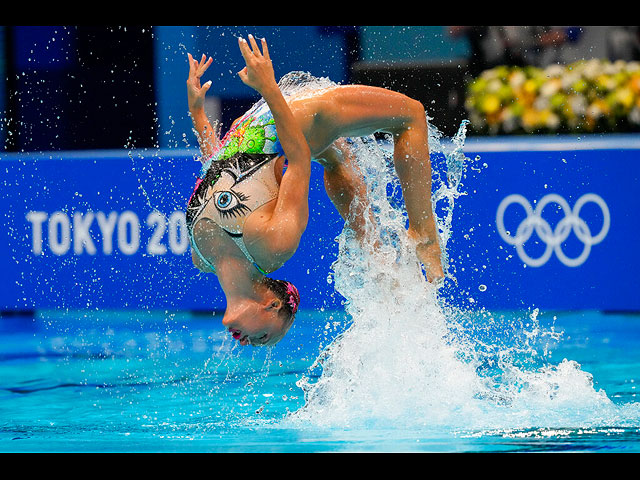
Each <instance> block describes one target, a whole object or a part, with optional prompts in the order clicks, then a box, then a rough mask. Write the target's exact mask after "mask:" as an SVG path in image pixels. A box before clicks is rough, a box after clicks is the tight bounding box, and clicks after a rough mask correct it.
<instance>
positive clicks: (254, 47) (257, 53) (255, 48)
mask: <svg viewBox="0 0 640 480" xmlns="http://www.w3.org/2000/svg"><path fill="white" fill-rule="evenodd" d="M249 42H251V49H252V50H253V54H254V55H255V56H256V57H261V56H262V53H260V48H258V44H257V43H256V39H255V38H253V35H249Z"/></svg>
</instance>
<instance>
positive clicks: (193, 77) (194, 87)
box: [187, 53, 213, 112]
mask: <svg viewBox="0 0 640 480" xmlns="http://www.w3.org/2000/svg"><path fill="white" fill-rule="evenodd" d="M187 56H188V58H189V78H187V96H188V101H189V110H190V111H192V112H193V111H196V110H200V109H203V108H204V97H205V95H206V93H207V91H208V90H209V88H210V87H211V80H209V81H208V82H207V83H205V84H204V85H200V77H202V75H203V74H204V72H206V71H207V68H209V65H211V62H213V58H211V57H209V59H208V60H207V57H206V55H204V54H202V58H201V59H200V61H199V62H198V61H197V60H194V59H193V57H192V56H191V54H190V53H188V54H187Z"/></svg>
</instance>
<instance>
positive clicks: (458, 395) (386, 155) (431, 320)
mask: <svg viewBox="0 0 640 480" xmlns="http://www.w3.org/2000/svg"><path fill="white" fill-rule="evenodd" d="M300 79H303V80H304V81H303V86H302V87H301V88H298V85H299V84H298V83H296V82H297V81H298V80H300ZM283 80H284V81H283V82H281V87H282V86H284V87H285V88H283V91H285V90H286V91H287V92H288V93H289V94H291V92H293V94H297V93H299V92H303V94H307V93H309V92H311V91H312V90H313V87H314V85H315V86H316V87H318V86H320V87H322V88H331V87H332V84H331V83H330V82H328V81H327V80H326V79H320V80H316V81H314V79H313V77H310V76H305V75H300V74H296V75H295V76H294V77H288V78H285V79H283ZM314 82H315V83H314ZM309 94H312V93H309ZM467 124H468V122H466V121H465V122H462V124H461V125H460V128H459V130H458V132H457V134H456V135H455V136H454V137H453V138H452V139H451V140H450V141H449V140H448V139H446V138H444V137H443V135H442V134H441V133H440V132H439V131H438V130H437V129H436V128H435V127H433V126H432V125H430V131H429V142H430V151H431V156H432V162H433V158H436V157H438V156H440V158H441V160H442V161H443V162H444V165H445V171H444V174H438V173H437V172H436V174H435V175H434V185H433V187H434V188H433V191H434V194H433V198H432V203H433V205H434V209H435V210H436V212H437V217H438V220H437V226H438V231H439V235H440V242H441V246H442V249H443V257H444V264H446V263H448V262H447V257H446V246H447V242H448V240H449V238H450V237H451V231H452V228H453V225H452V222H453V212H454V206H455V203H456V200H457V199H458V198H459V197H460V196H462V195H466V192H465V191H464V190H463V179H464V175H465V171H466V169H467V167H468V166H469V164H470V163H471V162H472V161H471V160H470V159H468V158H467V157H466V156H465V155H464V153H463V148H464V142H465V138H466V129H467ZM351 148H352V151H353V154H354V155H355V156H356V158H357V166H358V168H359V169H360V171H361V173H362V175H363V177H364V179H365V183H366V185H367V188H368V195H369V198H370V200H371V213H372V218H373V220H372V221H370V222H369V224H368V228H367V232H368V234H367V235H366V238H365V239H364V241H358V240H356V238H355V235H354V234H353V232H352V231H351V230H350V229H348V228H345V229H344V231H343V232H342V233H341V234H340V235H339V237H338V239H337V240H338V243H339V254H338V258H337V260H336V261H335V263H334V264H333V266H332V270H333V274H332V279H333V281H334V285H335V289H336V291H337V292H338V293H340V294H341V295H342V296H343V297H344V298H345V299H346V301H345V310H346V313H347V314H348V316H349V318H350V319H351V323H350V325H349V327H348V328H347V329H346V331H344V332H343V333H342V334H341V335H339V336H338V337H337V338H336V339H335V340H334V341H333V342H332V343H331V344H330V345H329V346H328V347H326V348H325V349H324V351H322V352H321V354H320V355H319V356H318V358H317V359H316V361H315V362H314V364H313V365H312V367H311V368H310V371H309V375H308V376H305V377H303V378H302V379H301V380H300V381H299V382H298V386H299V387H300V388H301V389H302V390H303V392H304V396H305V404H304V406H303V407H302V408H300V409H299V410H297V411H295V412H293V413H291V414H290V415H288V416H287V418H286V419H285V422H286V423H292V424H294V425H297V426H303V425H304V426H309V425H316V426H319V427H357V428H363V427H364V428H368V427H370V426H375V427H377V428H385V427H389V428H396V429H397V428H405V429H412V428H429V429H438V428H444V429H446V430H447V431H451V430H465V431H477V430H479V429H480V430H487V429H488V430H491V429H500V430H504V429H513V428H515V429H523V428H539V427H554V426H560V427H563V426H566V425H578V426H588V425H598V422H604V424H605V425H612V422H614V421H616V419H619V418H620V415H619V414H620V412H619V409H618V407H616V406H615V405H614V404H613V403H612V402H611V400H610V399H609V398H608V397H607V395H606V393H605V392H604V391H601V390H596V389H595V388H594V384H593V379H592V377H591V375H590V374H589V373H588V372H584V371H583V370H581V368H580V365H578V364H577V363H576V362H572V361H567V360H565V361H563V362H561V363H560V364H558V365H553V364H551V363H550V362H549V358H548V356H546V352H545V351H543V353H542V354H540V353H539V348H540V345H541V344H542V343H543V342H544V341H545V340H549V339H551V340H557V339H558V336H559V335H558V332H555V331H553V328H552V329H551V330H545V329H543V328H542V327H541V325H540V322H539V321H538V318H537V317H538V312H537V311H534V312H532V313H531V314H530V315H529V317H528V318H526V319H525V320H524V321H523V320H522V319H518V318H507V319H504V318H502V319H501V318H495V317H494V316H493V315H492V314H491V313H490V312H485V311H481V312H479V313H478V312H465V311H461V310H460V309H458V308H455V307H450V306H447V305H446V304H445V303H444V302H443V301H442V298H440V296H439V294H438V290H437V287H435V286H434V285H432V284H430V283H429V282H427V281H426V279H425V277H424V274H423V272H422V270H421V268H420V266H419V264H418V262H417V260H416V257H415V252H414V251H413V249H412V246H411V244H410V242H409V241H408V239H407V236H406V215H405V214H404V213H403V211H402V204H401V202H397V201H394V199H393V198H390V196H389V192H390V191H391V192H396V191H397V190H398V188H399V185H398V180H397V178H396V176H395V174H394V171H393V162H392V158H391V156H390V152H389V151H387V150H385V149H384V148H381V146H380V144H379V142H378V141H376V139H375V138H374V137H370V138H360V139H354V140H352V143H351ZM392 196H393V195H392ZM447 275H448V277H449V278H450V279H452V280H455V279H453V277H452V275H451V274H449V273H448V274H447ZM318 371H319V374H316V373H315V372H318ZM631 410H632V413H629V412H627V416H626V418H627V419H629V418H632V419H633V421H635V422H637V419H638V418H640V411H639V409H638V408H637V405H636V406H635V408H632V409H631ZM629 415H630V416H629ZM600 424H602V423H600Z"/></svg>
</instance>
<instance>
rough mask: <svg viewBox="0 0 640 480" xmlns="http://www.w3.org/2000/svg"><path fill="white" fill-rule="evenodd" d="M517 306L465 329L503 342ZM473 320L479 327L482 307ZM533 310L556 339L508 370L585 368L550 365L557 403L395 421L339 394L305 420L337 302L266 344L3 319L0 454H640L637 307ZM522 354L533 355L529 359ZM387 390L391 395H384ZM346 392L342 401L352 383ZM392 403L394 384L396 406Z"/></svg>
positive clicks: (213, 334)
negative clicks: (325, 411) (325, 412)
mask: <svg viewBox="0 0 640 480" xmlns="http://www.w3.org/2000/svg"><path fill="white" fill-rule="evenodd" d="M529 314H530V312H500V316H501V318H502V320H501V321H500V322H493V323H492V325H491V329H492V331H491V332H488V331H484V330H483V329H480V328H479V329H477V331H475V332H473V333H472V335H474V336H476V338H477V339H481V337H482V336H483V335H489V336H491V337H492V338H498V337H500V338H501V340H499V341H500V342H501V343H502V346H501V352H504V351H505V348H504V347H505V345H506V344H507V343H508V341H507V340H505V338H510V337H511V332H510V331H516V330H517V329H518V328H519V327H518V325H520V324H521V319H522V318H529ZM495 317H496V315H495V314H493V316H492V318H495ZM469 319H470V321H472V322H475V324H476V326H477V325H481V324H482V325H489V322H488V321H487V319H486V313H481V312H477V313H474V314H471V315H470V316H469ZM537 321H538V322H539V326H540V327H541V328H542V329H546V330H547V331H550V330H552V331H554V332H561V335H558V336H547V337H545V340H544V342H539V343H538V345H537V347H536V348H538V347H539V348H538V349H537V350H536V349H528V350H527V351H526V352H525V351H524V350H522V349H520V352H521V355H523V356H524V357H527V358H524V357H523V358H524V360H523V361H521V362H519V363H518V366H519V368H521V369H531V370H534V371H535V370H539V368H540V365H539V359H540V358H542V362H543V363H544V364H547V365H556V366H558V365H559V366H562V365H565V363H564V362H563V361H564V360H565V359H566V360H568V361H569V363H570V364H571V365H572V369H573V370H574V371H578V372H580V373H584V374H585V375H586V378H589V374H590V376H591V377H590V378H591V384H590V385H586V386H584V385H583V386H582V387H584V388H585V389H586V390H589V392H588V393H584V392H582V391H581V390H580V388H582V387H580V386H577V387H576V385H575V384H573V383H568V384H567V385H565V386H564V387H563V386H562V385H561V384H562V382H563V381H564V380H562V378H563V377H562V376H561V375H560V376H557V377H554V378H555V380H554V381H556V382H557V383H558V384H560V386H559V387H557V391H558V392H561V391H562V389H563V388H571V389H572V392H573V393H572V395H575V396H576V398H577V400H576V402H575V403H569V404H568V405H569V407H567V404H566V403H557V404H549V403H546V399H545V398H542V397H544V396H545V395H548V392H546V393H544V394H540V398H533V399H532V398H529V397H528V399H527V401H523V400H522V399H520V398H515V399H513V400H512V401H511V402H505V401H503V400H500V399H496V398H493V399H482V405H483V406H482V407H481V409H482V410H484V411H482V412H481V411H480V409H478V408H477V406H472V405H468V407H469V408H468V409H467V408H466V407H467V406H463V408H460V407H459V406H457V407H454V408H455V409H458V410H459V412H458V413H460V415H457V416H456V415H455V414H456V412H452V413H453V415H450V416H447V415H444V416H443V415H441V412H442V405H431V407H429V404H426V405H424V408H423V406H420V407H419V408H417V409H416V410H415V411H411V412H409V416H408V417H407V416H402V417H401V418H399V419H396V418H393V419H392V421H389V418H384V415H380V414H379V413H376V412H369V413H367V412H359V413H358V415H355V414H354V413H353V412H351V411H350V410H349V407H348V405H345V408H344V411H345V412H346V413H345V416H344V417H336V418H340V420H336V419H335V418H334V419H332V421H330V422H325V421H324V420H323V419H322V418H314V417H313V416H314V415H316V417H319V416H320V415H319V414H317V413H316V412H317V411H316V410H314V409H310V410H308V411H305V402H306V400H305V391H304V389H303V388H302V387H303V384H304V383H305V382H307V383H309V382H311V383H313V382H314V381H316V380H317V379H318V377H319V376H320V375H323V374H324V375H326V374H328V373H327V372H324V373H322V372H321V370H322V368H319V367H318V366H317V365H316V366H314V362H315V361H316V359H317V358H318V357H319V356H320V355H321V353H322V352H323V350H324V349H325V348H326V347H327V346H328V345H329V344H330V343H331V342H332V341H333V340H334V338H336V336H338V335H340V334H341V333H343V332H344V331H345V330H346V329H347V328H348V327H349V320H348V318H347V316H346V315H345V314H344V312H335V311H334V312H327V311H325V312H319V311H306V312H301V313H300V315H299V318H298V319H297V320H296V323H295V325H294V327H293V328H292V330H291V332H290V334H289V335H288V336H287V338H285V339H284V340H283V341H282V342H280V344H278V345H277V346H276V347H274V348H271V349H263V348H259V349H258V348H251V347H247V348H242V347H240V346H239V345H237V342H235V341H233V340H232V339H231V338H230V337H229V335H228V334H227V333H225V332H224V331H223V329H222V327H221V324H220V318H219V317H217V316H214V315H193V314H184V313H182V314H174V313H171V312H168V313H167V312H144V313H140V312H133V313H132V312H64V313H60V312H40V313H38V314H36V315H34V316H10V317H7V316H5V317H3V318H0V451H3V452H541V451H544V452H548V451H580V452H583V451H587V452H593V451H606V452H637V451H640V413H639V412H640V409H639V408H638V405H639V404H640V403H639V402H638V400H639V398H638V393H639V392H638V391H637V390H638V389H637V386H638V383H639V382H640V323H639V322H640V315H635V314H634V315H624V314H604V313H600V312H564V313H563V312H555V313H551V312H543V313H541V314H540V315H539V317H538V319H537ZM472 330H473V329H472ZM515 337H518V335H516V336H515ZM518 338H521V337H518ZM520 341H521V339H520V340H515V342H516V343H517V342H520ZM483 344H484V342H478V343H477V344H476V345H483ZM532 352H534V353H532ZM535 352H537V355H536V353H535ZM532 356H533V357H537V358H538V359H536V360H535V361H534V362H531V361H529V360H530V358H531V357H532ZM487 358H488V357H487ZM512 362H513V360H512ZM573 362H576V363H577V365H576V363H573ZM485 363H486V362H485ZM383 368H384V367H383ZM474 368H475V369H476V372H477V373H478V375H486V369H487V368H488V367H487V365H486V364H483V363H482V362H480V363H478V364H475V367H474ZM559 368H560V367H559ZM319 370H320V371H319ZM483 372H485V373H483ZM399 373H400V374H402V375H407V374H408V372H399ZM411 373H412V374H413V376H414V377H415V375H418V374H419V372H411ZM452 374H453V373H452ZM496 378H498V377H496ZM580 378H582V377H580ZM409 383H411V382H409ZM354 385H355V383H354ZM512 385H513V383H512ZM355 388H357V387H354V389H355ZM496 391H498V390H496ZM560 394H561V393H558V395H560ZM398 395H399V394H398ZM533 397H535V395H533ZM600 397H604V398H605V401H603V402H602V403H600ZM383 398H384V400H383V402H389V396H388V394H385V395H384V397H383ZM594 398H596V400H594ZM343 400H344V402H345V403H346V402H349V401H350V397H349V392H345V393H344V398H343ZM374 401H375V399H374ZM333 402H334V404H335V399H334V400H333ZM403 402H404V400H402V399H401V398H400V395H399V396H398V403H397V405H406V403H403ZM382 406H383V407H384V408H386V409H388V410H393V409H394V407H396V405H394V404H387V405H382ZM556 406H557V407H558V409H557V411H553V409H554V408H555V407H556ZM403 408H405V410H406V407H403ZM430 408H431V409H432V410H430ZM565 408H569V409H570V410H571V411H569V412H567V411H564V410H563V409H565ZM576 410H580V411H576ZM300 412H303V413H304V414H303V415H299V413H300ZM432 412H440V413H439V414H438V415H437V416H436V415H435V413H434V414H433V415H432ZM450 413H451V412H450ZM454 417H455V418H457V419H456V420H455V421H453V420H452V418H454ZM536 422H537V423H536Z"/></svg>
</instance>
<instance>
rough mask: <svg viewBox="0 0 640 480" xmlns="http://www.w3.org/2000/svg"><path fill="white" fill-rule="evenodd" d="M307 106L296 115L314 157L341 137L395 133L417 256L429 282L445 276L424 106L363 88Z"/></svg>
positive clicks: (335, 92)
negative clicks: (434, 211) (436, 221)
mask: <svg viewBox="0 0 640 480" xmlns="http://www.w3.org/2000/svg"><path fill="white" fill-rule="evenodd" d="M303 102H304V104H303V105H300V106H299V108H300V110H299V111H300V112H301V113H300V115H299V116H298V115H297V117H298V118H300V119H301V120H299V121H301V123H302V126H303V131H304V132H305V135H306V137H307V141H308V142H309V145H310V147H311V149H312V153H313V154H316V153H319V152H322V150H324V149H325V148H327V147H328V146H329V145H330V144H331V143H333V141H334V140H336V139H337V138H339V137H351V136H364V135H370V134H372V133H374V132H387V133H390V134H392V135H393V139H394V155H393V158H394V165H395V169H396V173H397V175H398V179H399V180H400V184H401V186H402V191H403V196H404V200H405V205H406V209H407V215H408V217H409V236H410V237H411V238H412V239H413V240H414V241H415V242H416V244H417V245H416V252H417V254H418V258H419V259H420V261H421V262H422V263H423V264H424V265H425V267H426V269H427V275H428V277H429V279H430V280H432V279H434V278H442V276H443V271H442V265H441V255H440V246H439V244H438V237H437V232H436V225H435V219H434V216H433V208H432V205H431V162H430V159H429V134H428V125H427V118H426V114H425V110H424V107H423V105H422V104H421V103H420V102H418V101H417V100H414V99H412V98H409V97H407V96H406V95H403V94H401V93H398V92H393V91H391V90H387V89H383V88H378V87H370V86H364V85H347V86H340V87H337V88H333V89H330V90H328V91H327V92H325V93H324V94H322V95H319V96H317V97H311V99H305V100H304V101H303ZM301 103H302V102H301ZM292 108H293V107H292ZM311 119H312V120H311Z"/></svg>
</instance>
